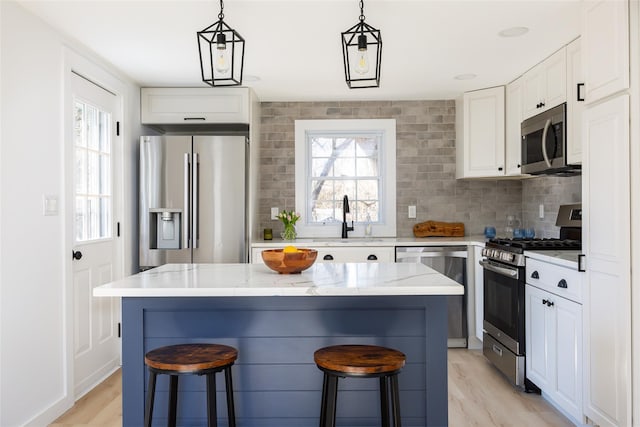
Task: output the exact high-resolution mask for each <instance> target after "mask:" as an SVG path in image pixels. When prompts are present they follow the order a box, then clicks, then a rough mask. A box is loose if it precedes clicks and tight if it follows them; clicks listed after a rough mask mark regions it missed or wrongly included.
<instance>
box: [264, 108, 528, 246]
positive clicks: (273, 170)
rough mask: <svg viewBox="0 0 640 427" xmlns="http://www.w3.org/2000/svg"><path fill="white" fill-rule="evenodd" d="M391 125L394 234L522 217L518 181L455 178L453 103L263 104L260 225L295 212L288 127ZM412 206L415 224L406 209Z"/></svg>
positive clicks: (469, 230)
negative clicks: (313, 122)
mask: <svg viewBox="0 0 640 427" xmlns="http://www.w3.org/2000/svg"><path fill="white" fill-rule="evenodd" d="M389 118H391V119H396V127H397V129H396V130H397V137H396V163H397V171H396V174H397V184H396V185H397V193H396V195H397V236H398V237H410V236H413V228H412V227H413V225H414V224H415V223H417V222H422V221H426V220H438V221H460V222H463V223H464V224H465V229H466V234H467V235H472V234H481V233H482V231H483V229H484V226H485V225H495V226H496V227H497V228H498V234H499V235H500V234H501V233H500V230H504V226H505V218H506V215H507V213H513V214H515V215H517V216H518V217H522V183H521V182H520V181H517V180H500V181H495V180H490V181H461V180H456V179H455V168H456V164H455V103H454V101H453V100H444V101H362V102H266V103H263V104H262V123H261V144H260V150H261V151H260V157H261V160H260V163H261V164H260V168H261V169H260V171H259V173H260V182H261V184H260V191H261V194H260V202H259V205H260V206H259V227H260V230H261V229H263V228H267V227H268V228H273V232H274V235H276V236H277V235H279V234H280V232H281V231H282V230H281V229H282V226H281V224H280V223H279V222H278V221H273V220H271V219H270V208H271V207H272V206H277V207H279V208H280V209H293V208H295V188H294V184H295V176H294V174H295V170H294V169H295V165H294V121H295V120H298V119H300V120H309V119H389ZM409 205H416V206H417V213H418V215H417V219H408V218H407V206H409Z"/></svg>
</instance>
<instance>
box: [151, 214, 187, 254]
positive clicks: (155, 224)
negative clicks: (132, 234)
mask: <svg viewBox="0 0 640 427" xmlns="http://www.w3.org/2000/svg"><path fill="white" fill-rule="evenodd" d="M181 218H182V210H177V209H162V208H160V209H151V210H150V218H149V219H150V221H149V223H150V228H151V229H150V230H149V232H150V233H149V234H150V236H151V239H150V242H149V243H150V248H151V249H182V247H181V246H180V230H181V228H180V224H181Z"/></svg>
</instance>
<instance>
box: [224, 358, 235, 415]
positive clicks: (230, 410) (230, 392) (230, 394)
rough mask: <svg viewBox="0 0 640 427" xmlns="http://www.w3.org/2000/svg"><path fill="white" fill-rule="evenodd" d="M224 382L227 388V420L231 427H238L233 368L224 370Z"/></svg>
mask: <svg viewBox="0 0 640 427" xmlns="http://www.w3.org/2000/svg"><path fill="white" fill-rule="evenodd" d="M224 380H225V384H226V388H227V418H228V420H229V427H236V409H235V405H234V403H233V380H232V378H231V366H229V367H227V368H225V369H224Z"/></svg>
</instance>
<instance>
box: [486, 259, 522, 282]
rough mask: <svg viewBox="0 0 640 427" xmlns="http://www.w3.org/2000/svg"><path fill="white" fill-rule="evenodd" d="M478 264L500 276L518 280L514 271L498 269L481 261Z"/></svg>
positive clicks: (516, 271) (505, 268) (487, 262)
mask: <svg viewBox="0 0 640 427" xmlns="http://www.w3.org/2000/svg"><path fill="white" fill-rule="evenodd" d="M478 263H479V264H480V265H481V266H482V267H483V268H486V269H487V270H489V271H493V272H494V273H498V274H501V275H503V276H507V277H513V278H515V279H517V278H518V270H514V269H512V268H507V267H499V266H497V265H495V264H492V263H490V262H489V261H485V260H481V261H478Z"/></svg>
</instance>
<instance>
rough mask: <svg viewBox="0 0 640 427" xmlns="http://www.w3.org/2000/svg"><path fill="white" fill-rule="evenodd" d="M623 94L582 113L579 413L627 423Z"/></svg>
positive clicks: (628, 328) (626, 166) (626, 103)
mask: <svg viewBox="0 0 640 427" xmlns="http://www.w3.org/2000/svg"><path fill="white" fill-rule="evenodd" d="M629 119H630V117H629V96H628V95H621V96H618V97H615V98H613V99H611V100H609V101H606V102H603V103H600V104H596V105H593V106H591V105H590V106H588V108H585V111H584V127H583V142H584V146H583V156H584V163H583V174H582V206H583V210H582V212H583V218H582V236H583V241H582V250H583V251H584V252H585V255H586V266H587V272H586V286H585V292H584V300H583V301H584V305H583V315H584V346H585V359H584V364H585V369H584V372H585V376H584V383H585V384H584V385H585V387H584V390H585V395H584V411H585V415H587V416H588V417H589V418H591V419H592V420H594V421H595V422H596V423H597V424H600V425H602V426H609V425H611V426H613V425H616V426H628V425H631V381H630V378H631V306H630V301H631V278H630V275H631V273H630V271H631V261H630V252H631V250H630V245H631V242H630V233H629V229H630V223H631V218H630V185H629Z"/></svg>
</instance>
